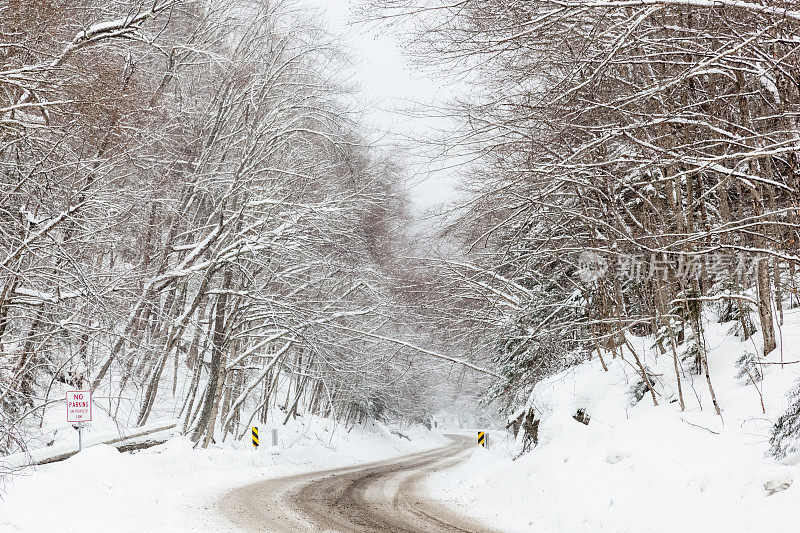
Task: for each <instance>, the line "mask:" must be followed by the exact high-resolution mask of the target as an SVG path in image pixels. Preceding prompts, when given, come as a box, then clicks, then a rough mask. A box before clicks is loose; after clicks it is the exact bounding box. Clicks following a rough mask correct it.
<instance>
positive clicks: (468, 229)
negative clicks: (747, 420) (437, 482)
mask: <svg viewBox="0 0 800 533" xmlns="http://www.w3.org/2000/svg"><path fill="white" fill-rule="evenodd" d="M372 5H373V7H374V8H375V9H378V10H379V14H378V15H375V13H374V12H372V13H368V14H366V15H367V16H373V17H374V16H377V17H383V18H386V19H388V20H393V19H394V18H395V17H404V18H405V20H409V21H411V24H413V25H414V27H415V29H416V33H415V35H414V43H415V45H416V50H417V51H418V52H419V56H420V57H421V58H422V59H421V60H422V61H424V62H426V63H427V64H428V65H429V66H431V67H432V68H435V69H437V70H438V71H446V72H448V73H449V74H453V73H455V74H457V75H458V76H460V77H461V79H463V80H465V81H466V82H467V84H468V85H469V86H470V88H471V92H470V94H468V95H467V96H466V97H465V98H463V99H462V101H459V102H451V103H450V106H448V109H447V110H446V111H445V112H444V113H443V115H446V116H448V117H457V119H458V121H459V124H458V126H457V127H456V128H455V129H454V131H453V133H452V135H450V136H449V137H448V138H446V139H437V140H435V142H438V143H443V144H444V146H445V147H446V149H447V150H449V151H450V153H459V154H462V156H463V157H469V158H470V160H471V161H472V163H471V164H470V165H469V168H468V169H465V171H466V173H467V174H468V175H469V176H470V179H469V181H468V191H469V193H470V194H471V196H470V197H469V203H467V204H466V205H464V206H462V207H461V208H460V210H459V211H458V218H457V219H456V220H452V219H451V220H450V221H449V226H448V229H447V231H448V235H450V236H453V235H455V236H457V238H458V239H460V240H461V242H463V243H464V246H465V249H466V252H465V253H466V256H467V259H466V260H464V261H461V262H455V261H452V260H450V261H446V262H447V264H448V266H449V269H450V271H451V272H452V279H453V286H454V287H460V288H461V290H462V293H463V294H464V295H465V297H467V298H469V299H471V300H472V301H473V302H482V303H478V304H476V305H477V306H478V308H481V309H483V310H484V311H483V312H482V313H478V314H475V313H473V316H479V317H480V321H481V322H483V323H484V324H485V326H486V328H485V329H486V330H488V331H490V332H492V333H493V334H492V335H489V336H487V337H485V341H484V342H486V343H488V344H491V349H492V350H493V351H494V361H495V364H496V367H497V368H498V369H499V370H498V372H499V373H501V374H502V375H503V379H502V380H501V381H500V382H499V383H498V384H497V386H496V388H495V391H494V395H495V397H497V398H500V399H502V400H503V403H504V404H505V405H506V406H507V407H508V408H510V409H515V408H516V406H518V405H520V403H521V402H523V403H524V398H525V395H526V394H527V393H528V392H529V391H530V389H531V387H532V386H533V384H534V383H535V382H536V381H537V380H539V379H541V377H543V376H545V375H547V374H548V373H551V372H553V371H554V370H557V369H560V368H563V367H564V366H568V365H570V364H573V363H575V362H579V361H582V360H585V359H586V358H590V357H598V356H599V357H606V358H607V357H609V356H610V357H625V358H628V359H630V361H631V363H632V365H634V366H635V367H636V368H637V369H638V372H639V373H640V375H641V380H642V382H643V383H644V384H645V385H646V386H647V388H648V389H649V393H648V394H647V396H650V397H651V399H652V401H653V402H657V401H658V399H657V395H656V394H655V393H654V391H653V388H654V387H655V385H656V384H655V383H651V381H652V380H653V377H652V376H650V375H649V374H648V370H647V368H646V365H645V364H644V363H643V362H642V361H640V360H639V358H638V356H637V352H636V350H634V349H633V348H632V347H631V346H630V344H629V343H628V341H627V340H626V336H625V334H634V335H640V336H653V337H654V338H655V339H656V341H657V342H656V344H655V345H654V346H653V348H652V349H653V350H655V351H658V352H660V353H661V354H665V355H666V356H668V357H671V358H673V359H674V370H675V373H676V378H677V380H678V383H679V384H680V381H681V376H682V375H683V376H685V372H693V373H695V374H698V375H700V376H702V381H703V382H704V385H705V386H707V387H708V389H709V390H710V393H711V397H712V399H714V408H716V411H717V413H719V412H720V405H719V403H718V402H717V399H716V398H715V397H714V392H713V383H714V376H713V375H711V374H710V372H709V370H708V364H707V361H706V353H707V347H706V346H705V344H704V342H705V341H704V333H703V324H702V319H701V317H702V314H703V310H704V309H714V310H715V311H716V313H717V315H718V316H719V320H720V321H725V322H727V321H732V320H735V321H738V326H737V328H736V329H737V331H736V334H737V335H738V336H739V337H740V338H741V339H749V337H750V336H751V335H752V334H753V333H754V332H756V331H758V332H760V333H761V338H762V339H763V341H762V342H760V344H759V345H758V346H755V347H754V351H755V352H756V353H755V354H754V357H755V358H756V360H757V361H758V360H761V358H762V357H764V356H766V355H767V354H770V353H771V352H773V350H775V349H776V338H779V337H780V335H781V326H782V324H783V313H784V307H785V306H787V305H795V306H796V305H798V300H797V296H796V295H797V285H798V272H797V271H798V266H799V265H798V262H799V261H800V255H798V244H799V243H800V242H799V241H800V223H799V222H798V219H799V218H800V181H798V180H799V178H800V174H799V173H800V168H799V167H800V159H798V148H799V147H800V144H798V143H799V142H800V135H798V116H799V115H798V112H799V111H800V11H798V10H797V4H796V3H795V2H791V1H779V0H765V1H763V2H743V1H736V0H716V1H704V0H697V1H694V0H686V1H684V0H681V1H672V0H624V1H605V0H596V1H595V0H517V1H514V0H511V1H508V0H502V1H501V0H465V1H460V2H445V1H436V0H431V1H429V2H422V3H420V2H410V1H405V0H379V1H375V2H373V3H372ZM467 289H468V292H464V291H465V290H467ZM603 365H604V366H605V363H603ZM684 379H685V378H684ZM678 393H679V396H680V408H681V409H683V403H684V398H683V393H682V392H681V390H680V387H679V389H678Z"/></svg>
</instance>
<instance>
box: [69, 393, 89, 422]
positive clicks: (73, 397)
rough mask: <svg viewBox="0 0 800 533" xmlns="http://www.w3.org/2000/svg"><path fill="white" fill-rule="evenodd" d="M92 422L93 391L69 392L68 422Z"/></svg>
mask: <svg viewBox="0 0 800 533" xmlns="http://www.w3.org/2000/svg"><path fill="white" fill-rule="evenodd" d="M91 421H92V391H90V390H71V391H67V422H91Z"/></svg>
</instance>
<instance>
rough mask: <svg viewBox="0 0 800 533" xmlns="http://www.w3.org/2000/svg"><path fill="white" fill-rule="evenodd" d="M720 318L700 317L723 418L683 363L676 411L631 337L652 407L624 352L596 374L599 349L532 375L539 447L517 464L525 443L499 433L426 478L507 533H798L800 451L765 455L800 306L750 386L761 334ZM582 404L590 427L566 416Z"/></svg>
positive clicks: (667, 387)
mask: <svg viewBox="0 0 800 533" xmlns="http://www.w3.org/2000/svg"><path fill="white" fill-rule="evenodd" d="M715 318H716V317H714V316H712V315H710V314H709V315H708V316H707V317H706V319H707V320H706V322H705V325H704V327H705V329H706V335H707V344H708V347H709V366H710V368H711V376H712V377H713V378H712V379H713V385H714V388H715V391H716V397H717V399H718V401H719V403H720V406H721V408H722V417H719V416H717V415H716V413H715V411H714V408H713V405H712V403H711V398H710V395H709V392H708V387H707V384H706V382H705V378H704V377H703V376H697V375H692V374H691V373H689V372H688V371H687V372H684V373H683V374H682V386H683V395H684V398H685V401H686V410H685V411H683V412H681V410H680V406H679V404H678V401H677V382H676V379H675V372H674V369H673V367H672V364H673V362H672V358H671V356H669V355H668V354H667V355H663V354H662V355H657V351H656V350H653V349H652V339H642V338H638V339H637V338H634V337H630V341H631V343H632V344H633V345H634V346H635V347H636V348H637V350H638V351H639V356H640V357H641V358H642V359H643V361H644V362H645V363H646V365H647V368H648V370H649V372H651V373H652V374H653V376H654V378H655V380H656V386H655V389H656V392H657V398H658V402H659V405H658V406H654V405H653V402H652V400H651V399H650V395H649V394H645V395H644V397H641V396H639V397H635V395H634V393H633V390H634V389H635V388H636V385H637V382H638V381H640V378H639V375H638V374H637V372H636V370H635V368H634V367H633V366H632V365H631V364H630V362H625V361H622V360H621V359H619V358H616V359H611V357H610V355H606V363H607V364H608V367H609V371H608V372H604V371H603V369H602V367H601V364H600V361H599V360H598V359H597V357H596V356H595V358H594V360H592V361H588V362H585V363H582V364H579V365H576V366H573V367H571V368H569V369H567V370H565V371H563V372H560V373H559V374H556V375H554V376H551V377H550V378H548V379H546V380H544V381H542V382H540V383H539V384H537V386H536V387H535V389H534V391H533V394H532V396H531V400H530V402H529V405H530V406H533V407H534V409H535V412H536V413H537V418H538V419H539V420H540V426H539V443H538V445H537V446H536V447H534V448H533V449H532V450H531V451H530V452H529V453H527V454H525V455H522V456H521V457H519V458H518V459H516V460H512V459H513V458H514V457H515V456H516V455H517V454H518V453H519V450H520V443H519V442H517V443H515V442H513V439H511V438H510V436H509V437H508V438H506V441H505V442H504V443H503V444H500V443H499V442H498V441H499V440H500V439H498V437H495V444H496V445H495V446H494V447H492V448H490V449H489V450H476V451H475V452H473V454H472V456H471V458H470V459H469V460H468V461H466V462H464V463H462V464H460V465H458V466H457V467H455V468H454V469H452V470H448V471H443V472H440V473H437V474H436V475H434V476H431V477H430V478H429V479H428V481H427V488H428V490H429V492H430V493H431V494H432V495H433V496H434V497H436V498H438V499H440V500H442V501H443V502H446V503H448V504H450V505H453V506H455V507H456V508H459V509H461V511H462V512H464V513H468V514H471V515H473V516H476V517H479V518H482V519H484V520H485V521H486V522H487V523H490V524H492V525H493V526H495V527H497V528H499V529H502V530H505V531H520V532H521V531H534V530H535V531H537V532H538V533H551V532H576V531H580V532H595V531H608V532H639V531H648V532H675V531H681V532H701V531H703V532H706V533H707V532H712V531H713V532H717V531H725V532H737V533H738V532H754V533H755V532H763V531H770V532H775V533H782V532H786V533H788V532H796V531H800V513H798V512H797V502H798V501H800V482H799V481H798V479H800V466H798V464H799V463H800V457H798V454H797V453H794V454H789V456H787V457H786V458H785V459H784V460H782V461H780V462H779V461H776V460H775V459H774V458H772V457H771V456H769V455H768V454H767V451H768V449H769V437H770V433H771V430H772V426H773V424H774V422H775V420H776V419H777V417H779V416H780V415H781V414H783V413H784V412H785V411H786V409H787V407H788V404H789V396H788V393H789V391H791V390H792V389H793V387H796V384H797V381H796V380H797V378H798V377H800V368H799V367H798V365H791V364H790V365H786V366H784V367H783V368H781V366H780V365H779V364H775V363H778V362H779V361H780V357H781V352H782V355H783V358H784V360H785V361H796V360H800V312H798V310H792V311H791V312H789V313H787V314H786V323H785V324H784V326H783V328H782V342H783V344H782V346H779V348H778V350H775V351H774V352H773V353H771V354H770V355H769V356H768V357H767V358H760V359H759V361H760V363H759V364H758V366H759V367H760V369H761V370H762V371H763V376H764V378H763V381H759V382H757V383H756V384H754V383H753V382H751V381H749V380H748V379H747V377H746V376H745V377H742V376H741V373H740V370H741V365H740V364H737V360H738V359H739V358H740V357H741V355H742V353H744V352H745V351H747V350H749V351H753V350H754V346H759V345H760V341H759V339H758V338H756V339H754V340H753V341H746V342H741V341H740V340H739V339H737V338H736V337H733V336H731V335H729V334H728V330H729V329H730V326H731V324H730V323H727V324H720V323H718V322H717V321H716V319H715ZM768 363H769V364H768ZM687 368H688V365H687ZM640 392H641V391H640ZM759 393H760V394H759ZM760 395H763V402H764V408H765V410H766V414H764V413H762V408H761V398H760ZM578 410H583V411H584V412H585V413H586V415H587V416H588V417H590V420H589V423H588V425H584V424H582V423H579V422H577V421H576V420H575V419H574V418H573V417H574V416H575V415H576V413H577V411H578Z"/></svg>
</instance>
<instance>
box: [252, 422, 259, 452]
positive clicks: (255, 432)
mask: <svg viewBox="0 0 800 533" xmlns="http://www.w3.org/2000/svg"><path fill="white" fill-rule="evenodd" d="M253 448H258V428H257V427H255V426H253Z"/></svg>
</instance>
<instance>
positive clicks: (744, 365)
mask: <svg viewBox="0 0 800 533" xmlns="http://www.w3.org/2000/svg"><path fill="white" fill-rule="evenodd" d="M736 368H737V369H738V371H737V372H736V379H740V380H743V381H744V382H745V383H749V382H750V381H752V382H753V383H758V382H759V381H761V380H762V379H764V374H763V373H762V372H761V364H760V362H759V360H758V356H757V355H756V354H754V353H752V352H749V351H745V352H744V353H743V354H742V355H741V357H739V359H737V360H736Z"/></svg>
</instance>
